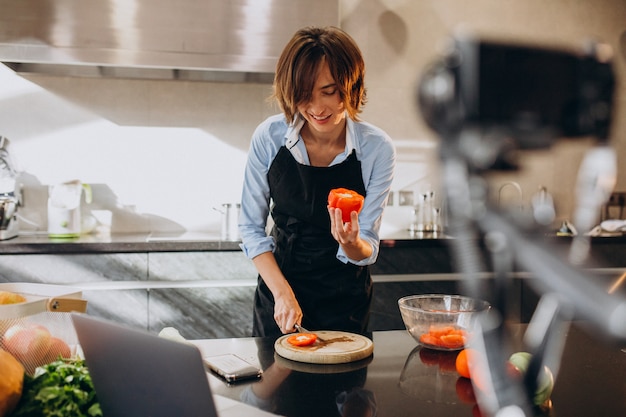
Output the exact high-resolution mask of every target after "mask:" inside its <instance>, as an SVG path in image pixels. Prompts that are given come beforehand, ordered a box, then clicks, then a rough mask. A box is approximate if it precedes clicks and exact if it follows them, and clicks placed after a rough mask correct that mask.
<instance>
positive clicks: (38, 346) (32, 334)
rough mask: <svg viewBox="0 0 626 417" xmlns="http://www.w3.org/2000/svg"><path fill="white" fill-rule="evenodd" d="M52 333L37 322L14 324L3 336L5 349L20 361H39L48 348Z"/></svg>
mask: <svg viewBox="0 0 626 417" xmlns="http://www.w3.org/2000/svg"><path fill="white" fill-rule="evenodd" d="M51 340H52V335H51V334H50V332H49V331H48V329H47V328H45V327H44V326H41V325H38V324H27V325H22V324H16V325H14V326H11V327H10V328H9V329H8V330H7V331H6V332H5V333H4V337H3V345H4V347H5V348H6V350H7V351H8V352H9V353H11V354H12V355H13V356H15V357H16V358H17V359H18V360H19V361H20V362H22V363H34V362H39V361H40V360H41V358H43V357H44V356H45V355H46V354H47V353H48V350H49V349H50V344H51Z"/></svg>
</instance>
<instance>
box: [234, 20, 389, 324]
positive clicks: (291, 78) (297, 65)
mask: <svg viewBox="0 0 626 417" xmlns="http://www.w3.org/2000/svg"><path fill="white" fill-rule="evenodd" d="M364 72H365V65H364V62H363V58H362V56H361V52H360V50H359V48H358V46H357V45H356V43H355V42H354V40H353V39H352V38H351V37H350V36H349V35H348V34H347V33H345V32H343V31H342V30H340V29H337V28H334V27H329V28H315V27H311V28H305V29H301V30H299V31H298V32H296V34H295V35H294V37H293V38H292V39H291V41H289V43H288V44H287V45H286V47H285V49H284V50H283V52H282V54H281V56H280V58H279V60H278V63H277V66H276V75H275V78H274V93H273V98H274V99H276V100H277V102H278V104H279V105H280V107H281V109H282V111H283V114H279V115H275V116H272V117H269V118H268V119H267V120H265V121H264V122H262V123H261V124H260V125H259V126H258V127H257V129H256V130H255V132H254V135H253V137H252V143H251V145H250V152H249V156H248V161H247V164H246V171H245V179H244V186H243V196H242V207H241V216H240V221H239V229H240V232H241V237H242V245H241V247H242V249H243V251H244V253H245V254H246V256H247V257H249V258H250V259H252V261H253V263H254V265H255V267H256V269H257V270H258V272H259V280H258V286H257V290H256V293H255V300H254V303H255V304H254V324H253V335H254V336H278V335H280V334H284V333H289V332H293V331H294V325H296V324H302V326H304V327H308V328H310V329H312V330H313V329H318V330H319V329H324V330H344V331H350V332H358V333H363V332H365V331H367V324H368V319H369V308H370V304H371V297H372V281H371V277H370V273H369V270H368V267H367V265H370V264H372V263H374V262H375V261H376V258H377V256H378V248H379V236H378V230H379V228H380V222H381V217H382V213H383V209H384V207H385V205H386V201H387V197H388V194H389V190H390V186H391V182H392V179H393V172H394V167H395V150H394V148H393V145H392V142H391V139H390V138H389V137H388V136H387V135H386V134H385V133H384V132H383V131H382V130H380V129H378V128H377V127H374V126H372V125H370V124H367V123H364V122H360V121H359V119H358V113H360V112H361V107H362V105H363V104H364V103H365V98H366V91H365V86H364V83H363V81H364ZM338 187H344V188H349V189H352V190H354V191H357V192H358V193H360V194H361V195H363V196H365V202H364V206H363V209H362V211H361V213H360V214H357V213H356V212H352V213H351V219H350V222H347V223H343V222H342V220H341V211H340V210H338V209H333V208H329V207H327V196H328V193H329V191H330V190H331V189H333V188H338ZM269 214H271V216H272V219H273V222H274V226H273V228H272V229H271V233H270V235H269V236H268V235H267V234H266V225H267V219H268V215H269Z"/></svg>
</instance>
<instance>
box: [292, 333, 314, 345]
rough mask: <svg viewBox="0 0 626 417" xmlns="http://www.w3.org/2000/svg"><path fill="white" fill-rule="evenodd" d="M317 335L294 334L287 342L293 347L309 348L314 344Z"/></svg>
mask: <svg viewBox="0 0 626 417" xmlns="http://www.w3.org/2000/svg"><path fill="white" fill-rule="evenodd" d="M316 340H317V335H315V334H313V333H296V334H294V335H291V336H289V337H288V338H287V342H289V343H290V344H292V345H294V346H309V345H312V344H313V343H315V341H316Z"/></svg>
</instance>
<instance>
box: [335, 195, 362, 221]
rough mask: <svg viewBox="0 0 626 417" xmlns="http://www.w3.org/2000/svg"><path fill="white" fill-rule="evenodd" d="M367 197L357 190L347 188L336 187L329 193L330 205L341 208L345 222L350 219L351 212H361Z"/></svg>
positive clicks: (342, 218)
mask: <svg viewBox="0 0 626 417" xmlns="http://www.w3.org/2000/svg"><path fill="white" fill-rule="evenodd" d="M364 200H365V198H364V197H363V196H362V195H361V194H359V193H357V192H356V191H352V190H349V189H347V188H334V189H332V190H330V193H328V205H329V206H330V207H333V208H338V209H341V220H342V221H343V222H344V223H348V222H349V221H350V213H352V212H353V211H356V212H357V213H360V212H361V209H362V208H363V201H364Z"/></svg>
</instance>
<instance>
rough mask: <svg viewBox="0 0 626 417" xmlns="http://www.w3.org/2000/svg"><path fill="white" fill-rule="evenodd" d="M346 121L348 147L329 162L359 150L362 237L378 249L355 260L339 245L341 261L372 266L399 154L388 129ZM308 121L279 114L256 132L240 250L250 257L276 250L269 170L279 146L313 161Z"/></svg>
mask: <svg viewBox="0 0 626 417" xmlns="http://www.w3.org/2000/svg"><path fill="white" fill-rule="evenodd" d="M346 121H347V129H346V148H345V150H344V152H342V153H341V154H339V155H337V156H336V157H335V159H334V160H333V161H332V162H331V164H330V165H331V166H332V165H336V164H339V163H341V162H343V161H344V160H345V159H346V158H347V157H348V156H349V155H350V154H351V153H352V150H353V149H354V150H355V151H356V156H357V159H358V160H359V161H361V170H362V172H363V184H364V185H365V189H366V191H367V195H366V197H365V202H364V204H363V209H362V211H361V213H360V214H359V229H360V235H361V238H362V239H364V240H366V241H367V242H368V243H369V244H370V245H371V246H372V249H373V250H372V255H371V256H370V257H368V258H365V259H362V260H352V259H349V258H348V257H347V256H346V254H345V253H344V252H343V250H342V249H341V246H340V247H339V250H338V252H337V259H339V260H341V261H342V262H344V263H347V262H352V263H354V264H356V265H370V264H373V263H374V262H375V261H376V259H377V257H378V251H379V246H380V238H379V235H378V232H379V230H380V224H381V219H382V215H383V210H384V208H385V206H386V204H387V197H388V196H389V191H390V189H391V182H392V181H393V175H394V168H395V159H396V153H395V148H394V146H393V143H392V141H391V138H390V137H389V136H388V135H387V134H386V133H385V132H384V131H383V130H381V129H379V128H377V127H376V126H373V125H371V124H369V123H365V122H354V121H353V120H352V119H350V118H349V117H346ZM303 125H304V120H303V119H301V118H299V119H298V120H296V122H295V123H293V124H291V125H290V124H288V123H287V122H286V119H285V117H284V116H283V115H282V114H279V115H275V116H271V117H269V118H267V119H266V120H265V121H263V122H262V123H261V124H260V125H259V126H258V127H257V128H256V130H255V132H254V134H253V136H252V142H251V144H250V151H249V153H248V161H247V164H246V169H245V175H244V184H243V192H242V198H241V214H240V216H239V231H240V234H241V240H242V244H241V248H242V250H243V252H244V254H245V255H246V256H247V257H248V258H250V259H252V258H254V257H256V256H257V255H260V254H261V253H264V252H270V251H272V252H273V251H274V248H275V245H276V242H275V241H274V239H273V238H272V237H271V236H268V233H267V230H266V229H267V228H268V216H269V212H270V199H271V196H270V187H269V183H268V179H267V173H268V171H269V169H270V166H271V164H272V162H273V161H274V158H275V157H276V154H277V153H278V150H279V149H280V148H281V147H282V146H283V145H284V146H287V148H288V149H289V150H290V151H291V153H292V155H293V157H294V158H295V160H296V161H298V162H299V163H301V164H305V165H310V162H309V158H308V154H307V151H306V147H305V144H304V141H303V140H302V139H301V137H300V129H301V128H302V126H303ZM269 220H271V219H269ZM329 233H330V231H329Z"/></svg>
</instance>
